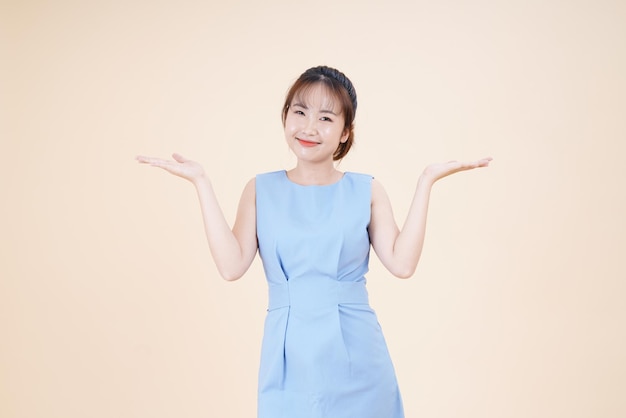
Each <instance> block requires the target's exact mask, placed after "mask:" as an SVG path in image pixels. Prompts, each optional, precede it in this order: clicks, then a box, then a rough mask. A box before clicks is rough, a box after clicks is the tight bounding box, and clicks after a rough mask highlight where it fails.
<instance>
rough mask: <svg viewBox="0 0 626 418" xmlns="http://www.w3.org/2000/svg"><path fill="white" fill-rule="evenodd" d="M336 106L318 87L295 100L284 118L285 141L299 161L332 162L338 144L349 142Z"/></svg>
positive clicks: (297, 96) (343, 122)
mask: <svg viewBox="0 0 626 418" xmlns="http://www.w3.org/2000/svg"><path fill="white" fill-rule="evenodd" d="M337 102H338V101H337V100H335V98H334V97H333V95H332V94H331V93H329V92H328V89H327V88H326V87H325V86H324V85H322V84H319V83H318V84H314V85H312V86H311V87H310V88H307V89H305V90H303V91H301V92H300V93H299V94H297V95H296V96H295V97H294V99H293V101H292V102H291V104H290V105H289V109H288V111H287V115H286V118H285V138H286V140H287V143H288V144H289V147H290V148H291V150H292V151H293V152H294V153H295V154H296V156H297V157H298V159H300V160H307V161H311V162H321V161H331V162H332V160H333V153H334V152H335V150H337V147H338V146H339V144H340V143H342V142H345V141H346V140H347V139H348V134H349V132H348V131H347V130H346V129H345V121H344V117H343V114H342V112H341V109H340V107H339V106H338V105H337V104H336V103H337Z"/></svg>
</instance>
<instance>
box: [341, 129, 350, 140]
mask: <svg viewBox="0 0 626 418" xmlns="http://www.w3.org/2000/svg"><path fill="white" fill-rule="evenodd" d="M349 136H350V129H349V128H346V129H344V130H343V134H341V139H340V140H339V142H340V143H342V144H345V143H346V141H347V140H348V137H349Z"/></svg>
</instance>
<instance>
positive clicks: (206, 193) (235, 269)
mask: <svg viewBox="0 0 626 418" xmlns="http://www.w3.org/2000/svg"><path fill="white" fill-rule="evenodd" d="M173 158H174V161H171V160H162V159H159V158H150V157H137V160H138V161H139V162H141V163H144V164H150V165H151V166H153V167H159V168H162V169H164V170H166V171H168V172H170V173H172V174H174V175H176V176H179V177H182V178H184V179H187V180H189V181H191V182H192V183H193V185H194V186H195V188H196V192H197V193H198V199H199V200H200V208H201V210H202V218H203V220H204V230H205V233H206V237H207V240H208V242H209V248H210V250H211V255H212V256H213V260H214V261H215V265H216V266H217V269H218V271H219V272H220V275H221V276H222V277H223V278H224V279H225V280H228V281H232V280H237V279H239V278H240V277H241V276H243V274H244V273H245V272H246V271H247V270H248V268H249V267H250V265H251V264H252V260H253V259H254V256H255V255H256V250H257V241H256V206H255V205H256V204H255V200H256V192H255V181H254V179H252V180H250V181H249V182H248V184H246V186H245V188H244V190H243V193H242V195H241V200H240V201H239V208H238V210H237V217H236V220H235V224H234V226H233V228H232V230H231V229H230V227H229V225H228V222H226V219H225V217H224V214H223V213H222V209H221V208H220V206H219V203H218V201H217V198H216V196H215V192H214V191H213V186H212V185H211V181H210V180H209V179H208V178H207V177H206V175H205V174H204V170H203V168H202V166H200V164H198V163H196V162H194V161H191V160H188V159H186V158H184V157H182V156H181V155H178V154H173Z"/></svg>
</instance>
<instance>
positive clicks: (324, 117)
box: [320, 116, 333, 122]
mask: <svg viewBox="0 0 626 418" xmlns="http://www.w3.org/2000/svg"><path fill="white" fill-rule="evenodd" d="M320 120H321V121H324V122H332V121H333V120H332V119H331V118H329V117H328V116H322V117H321V118H320Z"/></svg>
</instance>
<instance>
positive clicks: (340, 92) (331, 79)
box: [282, 65, 357, 161]
mask: <svg viewBox="0 0 626 418" xmlns="http://www.w3.org/2000/svg"><path fill="white" fill-rule="evenodd" d="M316 84H322V85H323V86H325V87H326V88H327V89H328V90H329V91H330V92H331V93H332V94H333V95H334V96H335V98H336V99H337V100H338V101H339V105H340V107H341V113H342V114H343V118H344V121H345V124H344V132H345V131H346V130H348V139H347V140H346V142H343V143H340V144H339V146H338V147H337V149H336V150H335V153H334V154H333V160H334V161H337V160H341V159H342V158H343V157H345V156H346V154H348V151H349V150H350V148H351V147H352V144H353V143H354V116H355V114H356V105H357V101H356V91H355V90H354V86H353V85H352V82H351V81H350V80H349V79H348V77H346V76H345V74H343V73H342V72H341V71H339V70H336V69H334V68H330V67H326V66H324V65H322V66H319V67H313V68H309V69H308V70H306V71H305V72H304V73H302V75H301V76H300V77H299V78H298V79H297V80H296V82H295V83H293V85H292V86H291V88H290V89H289V91H288V92H287V96H286V97H285V104H284V105H283V114H282V120H283V125H284V124H285V120H286V119H287V112H288V111H289V106H290V105H291V102H292V101H293V99H294V97H295V96H296V95H297V94H299V93H300V92H301V91H303V90H306V89H308V88H310V87H312V86H314V85H316Z"/></svg>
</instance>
